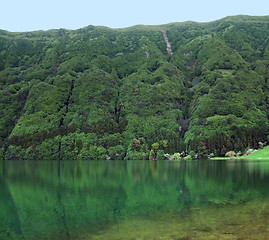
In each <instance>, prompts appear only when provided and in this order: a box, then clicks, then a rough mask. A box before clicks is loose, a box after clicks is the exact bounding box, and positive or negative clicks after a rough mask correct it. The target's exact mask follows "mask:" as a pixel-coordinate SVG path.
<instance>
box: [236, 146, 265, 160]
mask: <svg viewBox="0 0 269 240" xmlns="http://www.w3.org/2000/svg"><path fill="white" fill-rule="evenodd" d="M241 158H245V159H268V160H269V146H266V147H264V148H263V149H259V150H258V151H257V152H254V153H252V154H250V155H248V156H246V157H241Z"/></svg>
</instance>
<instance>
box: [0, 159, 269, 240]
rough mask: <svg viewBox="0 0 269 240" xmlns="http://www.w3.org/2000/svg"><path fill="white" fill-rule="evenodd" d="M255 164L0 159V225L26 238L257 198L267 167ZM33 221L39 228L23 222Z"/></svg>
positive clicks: (71, 234) (264, 192)
mask: <svg viewBox="0 0 269 240" xmlns="http://www.w3.org/2000/svg"><path fill="white" fill-rule="evenodd" d="M19 164H20V167H18V166H19ZM262 169H263V168H258V167H253V166H252V168H251V171H250V170H249V166H248V165H247V164H245V163H243V162H237V163H230V162H214V161H191V162H186V161H181V162H171V161H154V162H147V161H141V162H132V161H129V162H125V161H120V162H110V161H106V162H105V161H104V162H86V161H85V162H44V163H40V162H35V163H32V164H31V163H29V162H28V163H24V162H22V163H21V162H20V163H18V162H17V163H10V162H6V167H5V168H4V167H2V171H1V172H0V180H1V181H0V189H1V190H0V191H1V195H0V196H1V198H0V201H1V206H7V207H5V210H4V211H0V214H1V219H5V220H4V222H5V223H3V222H1V223H0V226H1V228H2V229H4V228H5V227H3V226H4V224H5V226H12V228H11V229H12V232H13V233H14V234H17V235H19V236H22V233H24V235H25V238H26V239H34V238H35V237H36V236H37V235H38V234H39V235H42V234H43V235H44V237H45V236H46V234H49V235H48V236H51V234H52V233H51V232H53V231H54V234H53V235H55V236H56V235H57V234H58V235H59V236H62V237H64V238H65V239H73V238H75V237H76V235H77V234H79V233H80V232H82V233H83V232H89V231H95V230H97V229H100V228H102V227H105V226H106V224H110V223H113V222H117V221H118V220H119V219H120V218H124V217H130V216H131V217H133V216H147V215H150V214H154V213H156V212H159V213H161V212H166V211H171V210H182V209H191V208H192V207H197V206H199V204H221V203H222V202H225V203H237V202H240V201H248V200H251V199H255V198H261V197H263V198H265V197H268V193H269V189H268V187H267V185H266V183H267V182H268V181H269V174H268V172H266V171H262ZM10 189H11V190H12V191H11V190H10ZM1 206H0V207H1ZM44 206H45V208H46V212H45V213H44ZM18 212H20V214H18ZM36 213H40V214H42V215H40V214H36ZM4 216H8V217H6V218H4ZM29 219H30V220H31V221H30V220H29ZM11 222H12V224H13V225H11ZM41 222H42V229H43V230H40V229H38V228H37V227H34V228H33V227H32V226H31V224H32V223H38V224H41ZM14 223H15V225H14ZM21 223H23V224H21ZM49 223H53V224H54V225H55V226H52V225H50V224H49ZM1 224H2V225H1ZM44 229H46V231H47V230H48V232H49V231H51V232H50V233H47V232H46V231H45V230H44ZM3 231H4V230H2V233H1V234H3ZM5 231H6V230H5ZM42 231H43V232H42ZM18 238H19V237H18Z"/></svg>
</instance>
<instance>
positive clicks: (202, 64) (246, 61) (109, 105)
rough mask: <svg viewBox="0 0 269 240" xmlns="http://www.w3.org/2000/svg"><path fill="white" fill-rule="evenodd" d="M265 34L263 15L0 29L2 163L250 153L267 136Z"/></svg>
mask: <svg viewBox="0 0 269 240" xmlns="http://www.w3.org/2000/svg"><path fill="white" fill-rule="evenodd" d="M162 31H165V32H166V35H167V37H168V40H169V42H170V43H171V46H172V51H173V55H170V54H168V53H167V51H166V42H165V40H164V37H163V32H162ZM268 35H269V19H268V17H246V16H237V17H229V18H224V19H221V20H219V21H215V22H211V23H203V24H198V23H193V22H186V23H174V24H168V25H163V26H136V27H133V28H128V29H117V30H113V29H109V28H105V27H94V26H88V27H86V28H83V29H79V30H77V31H69V30H64V29H60V30H51V31H46V32H41V31H40V32H33V33H9V32H6V31H0V111H1V118H0V149H1V151H0V155H1V158H5V159H54V158H62V159H115V160H116V159H149V158H150V159H163V158H164V154H165V153H169V154H174V153H176V152H183V151H185V150H189V151H190V150H192V152H191V155H192V157H193V156H195V155H197V154H198V157H200V158H207V156H208V155H209V154H211V153H214V154H215V155H225V153H226V152H229V151H235V152H238V151H242V152H243V151H244V149H245V148H246V147H249V148H255V147H258V142H265V141H266V140H267V139H266V138H268V137H267V136H268V134H269V123H268V119H269V107H268V106H269V97H268V96H269V81H268V76H269V45H268V44H269V40H268ZM157 144H158V148H157Z"/></svg>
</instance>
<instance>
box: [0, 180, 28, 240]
mask: <svg viewBox="0 0 269 240" xmlns="http://www.w3.org/2000/svg"><path fill="white" fill-rule="evenodd" d="M0 219H1V220H0V239H1V240H5V239H24V236H23V232H22V230H21V223H20V218H19V215H18V209H17V207H16V204H15V202H14V199H13V197H12V195H11V193H10V191H9V188H8V186H7V185H6V183H5V179H4V178H3V177H0Z"/></svg>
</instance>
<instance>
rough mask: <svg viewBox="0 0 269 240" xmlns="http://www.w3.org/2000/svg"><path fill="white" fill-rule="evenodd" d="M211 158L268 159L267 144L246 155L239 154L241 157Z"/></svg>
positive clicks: (268, 150) (268, 148) (222, 158)
mask: <svg viewBox="0 0 269 240" xmlns="http://www.w3.org/2000/svg"><path fill="white" fill-rule="evenodd" d="M212 159H213V160H227V159H252V160H260V159H262V160H269V146H266V147H264V148H263V149H259V150H258V151H256V152H254V153H252V154H250V155H248V156H241V157H234V158H228V157H214V158H212Z"/></svg>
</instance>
